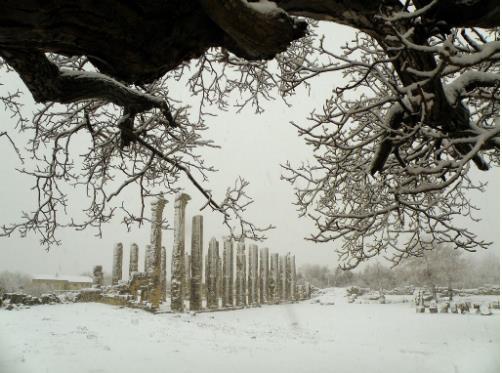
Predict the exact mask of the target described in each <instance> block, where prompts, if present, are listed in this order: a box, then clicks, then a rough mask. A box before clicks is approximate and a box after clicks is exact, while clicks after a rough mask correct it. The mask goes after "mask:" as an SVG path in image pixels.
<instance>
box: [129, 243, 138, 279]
mask: <svg viewBox="0 0 502 373" xmlns="http://www.w3.org/2000/svg"><path fill="white" fill-rule="evenodd" d="M138 254H139V248H138V245H136V244H135V243H133V244H132V245H131V249H130V251H129V280H130V279H131V278H132V274H133V273H134V272H138Z"/></svg>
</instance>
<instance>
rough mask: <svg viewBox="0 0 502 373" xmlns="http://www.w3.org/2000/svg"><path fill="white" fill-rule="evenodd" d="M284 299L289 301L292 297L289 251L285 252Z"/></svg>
mask: <svg viewBox="0 0 502 373" xmlns="http://www.w3.org/2000/svg"><path fill="white" fill-rule="evenodd" d="M285 276H286V301H290V300H291V298H292V295H291V294H292V291H291V255H290V254H289V253H287V254H286V271H285Z"/></svg>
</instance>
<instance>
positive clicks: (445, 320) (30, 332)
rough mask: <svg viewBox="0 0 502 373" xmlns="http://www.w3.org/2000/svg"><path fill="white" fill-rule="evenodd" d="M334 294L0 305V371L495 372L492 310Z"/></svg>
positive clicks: (495, 336)
mask: <svg viewBox="0 0 502 373" xmlns="http://www.w3.org/2000/svg"><path fill="white" fill-rule="evenodd" d="M343 295H344V290H343V289H328V290H326V291H325V293H324V294H321V295H320V296H319V297H318V298H316V299H313V300H310V301H306V302H302V303H298V304H291V305H277V306H263V307H261V308H252V309H245V310H238V311H228V312H214V313H200V314H196V315H192V314H188V313H187V314H182V315H179V314H178V315H176V314H158V315H153V314H150V313H147V312H144V311H140V310H133V309H120V308H118V307H112V306H108V305H103V304H95V303H82V304H65V305H53V306H38V307H32V308H30V309H22V310H18V311H6V310H0V372H1V373H39V372H51V373H66V372H72V373H83V372H86V373H90V372H93V373H99V372H103V373H104V372H121V373H129V372H131V373H133V372H134V373H137V372H152V373H153V372H167V371H169V372H219V373H227V372H228V373H234V372H243V373H247V372H249V373H261V372H274V373H280V372H288V373H295V372H305V373H307V372H308V373H311V372H337V373H352V372H354V373H359V372H368V373H369V372H372V373H373V372H375V373H376V372H382V373H384V372H385V373H390V372H402V373H411V372H414V373H415V372H416V373H419V372H420V373H424V372H427V373H443V372H452V373H462V372H465V373H471V372H480V373H490V372H498V371H499V370H498V365H499V356H500V354H499V345H500V340H499V322H500V318H499V313H498V312H497V311H496V313H495V314H494V315H492V316H480V315H471V314H467V315H458V314H427V313H426V314H417V313H415V310H414V308H413V307H412V306H411V305H410V304H409V303H393V304H382V305H380V304H348V303H347V302H346V300H345V298H344V297H343ZM492 298H493V297H492Z"/></svg>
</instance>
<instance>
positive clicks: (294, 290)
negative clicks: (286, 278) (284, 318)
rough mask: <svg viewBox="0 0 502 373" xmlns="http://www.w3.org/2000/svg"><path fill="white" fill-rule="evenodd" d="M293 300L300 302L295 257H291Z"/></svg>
mask: <svg viewBox="0 0 502 373" xmlns="http://www.w3.org/2000/svg"><path fill="white" fill-rule="evenodd" d="M290 271H291V298H290V299H291V300H292V301H296V300H298V293H297V289H296V261H295V256H294V255H292V256H291V269H290Z"/></svg>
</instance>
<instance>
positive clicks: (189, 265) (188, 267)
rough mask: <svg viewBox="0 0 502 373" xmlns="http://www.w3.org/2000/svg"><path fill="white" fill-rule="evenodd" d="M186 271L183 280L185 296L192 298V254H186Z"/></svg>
mask: <svg viewBox="0 0 502 373" xmlns="http://www.w3.org/2000/svg"><path fill="white" fill-rule="evenodd" d="M184 260H185V263H184V264H183V266H184V271H185V278H184V280H183V298H184V299H190V283H191V278H192V259H191V255H189V254H185V259H184Z"/></svg>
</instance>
